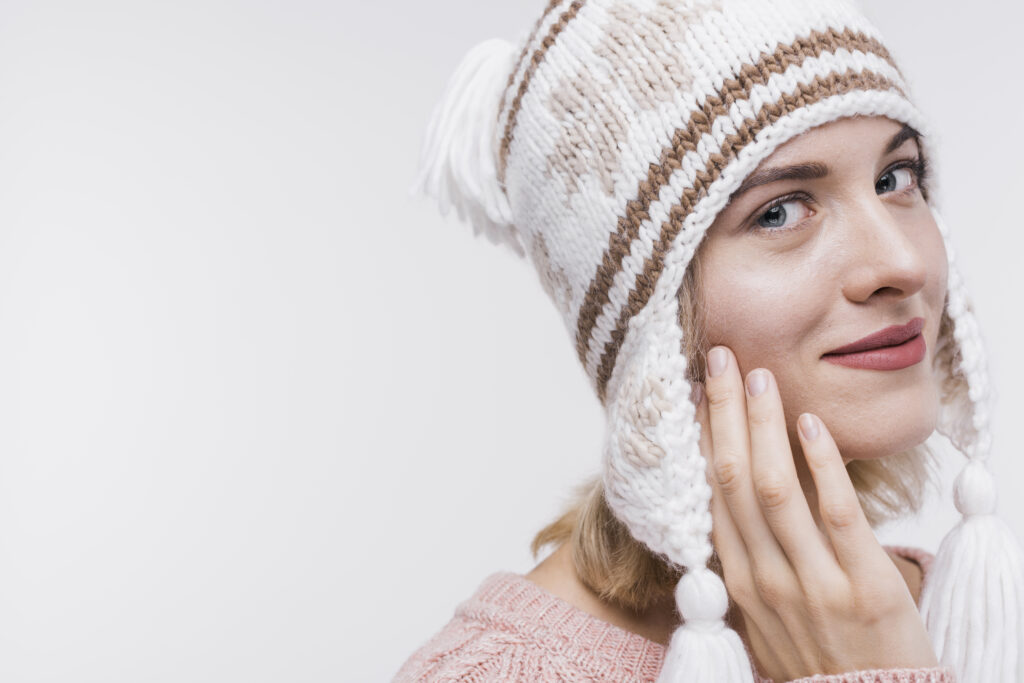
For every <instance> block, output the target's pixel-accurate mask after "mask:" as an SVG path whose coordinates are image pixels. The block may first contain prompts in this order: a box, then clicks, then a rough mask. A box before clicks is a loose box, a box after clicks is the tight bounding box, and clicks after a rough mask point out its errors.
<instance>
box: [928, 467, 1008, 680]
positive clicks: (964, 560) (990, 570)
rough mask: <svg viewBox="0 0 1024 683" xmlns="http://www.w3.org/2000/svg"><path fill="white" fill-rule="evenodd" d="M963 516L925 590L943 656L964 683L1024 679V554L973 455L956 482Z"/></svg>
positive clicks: (989, 480)
mask: <svg viewBox="0 0 1024 683" xmlns="http://www.w3.org/2000/svg"><path fill="white" fill-rule="evenodd" d="M954 500H955V502H956V507H957V509H958V510H959V511H960V512H961V514H962V515H963V519H962V520H961V521H960V523H959V524H957V525H956V526H955V527H954V528H953V530H952V531H950V532H949V533H948V534H947V535H946V537H945V538H944V539H943V540H942V543H941V544H940V545H939V550H938V552H937V553H936V555H935V561H934V564H933V565H932V568H931V571H930V572H929V576H928V580H927V581H926V585H925V587H924V590H923V592H922V595H921V615H922V617H923V618H924V621H925V625H926V627H927V629H928V633H929V635H930V636H931V640H932V645H933V646H934V647H935V654H936V655H937V656H938V658H939V660H940V661H941V662H942V664H943V665H945V666H948V667H951V668H952V669H953V670H954V671H955V672H956V676H957V682H958V683H1020V682H1021V681H1024V628H1022V626H1024V624H1021V623H1020V619H1021V617H1022V615H1024V554H1022V552H1021V547H1020V543H1019V542H1018V540H1017V538H1016V537H1015V536H1014V534H1013V531H1012V530H1011V529H1010V528H1009V527H1008V526H1007V525H1006V523H1005V522H1003V521H1002V520H1001V519H1000V518H999V517H997V516H996V515H995V514H994V513H995V507H996V491H995V482H994V481H993V479H992V475H991V473H990V472H989V471H988V469H987V468H986V467H985V464H984V462H983V461H980V460H971V461H970V462H968V464H967V466H966V467H965V468H964V469H963V471H962V472H961V473H960V475H959V476H958V477H957V479H956V484H955V488H954Z"/></svg>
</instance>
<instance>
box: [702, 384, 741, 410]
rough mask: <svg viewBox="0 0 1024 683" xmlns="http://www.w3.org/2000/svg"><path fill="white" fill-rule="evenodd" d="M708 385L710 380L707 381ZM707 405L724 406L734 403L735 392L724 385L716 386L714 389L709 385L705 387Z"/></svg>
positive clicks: (713, 406) (712, 406)
mask: <svg viewBox="0 0 1024 683" xmlns="http://www.w3.org/2000/svg"><path fill="white" fill-rule="evenodd" d="M709 385H710V382H709ZM707 397H708V406H709V407H711V408H724V407H727V406H729V405H732V404H734V403H736V399H737V396H736V392H735V391H733V390H732V389H729V388H726V387H716V388H715V390H714V391H712V390H711V388H710V386H709V387H708V389H707Z"/></svg>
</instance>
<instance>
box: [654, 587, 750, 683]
mask: <svg viewBox="0 0 1024 683" xmlns="http://www.w3.org/2000/svg"><path fill="white" fill-rule="evenodd" d="M676 606H677V607H678V608H679V614H680V615H681V616H682V618H683V624H682V626H680V627H679V628H677V629H676V632H675V633H673V634H672V641H671V642H670V643H669V646H668V651H667V652H665V659H664V662H663V664H662V667H661V673H660V674H659V675H658V683H694V681H715V682H716V683H752V682H753V680H754V672H753V667H752V666H751V664H750V659H749V658H748V657H747V651H746V649H745V648H744V647H743V641H742V640H741V639H740V636H739V634H738V633H736V631H734V630H732V629H731V628H729V627H728V626H726V625H725V613H726V611H727V610H728V609H729V596H728V594H727V593H726V590H725V584H723V583H722V580H721V579H720V578H718V575H717V574H715V573H714V572H713V571H711V570H710V569H708V568H707V567H695V568H691V569H688V570H687V571H686V573H685V574H683V576H682V578H681V579H680V580H679V584H678V585H677V586H676Z"/></svg>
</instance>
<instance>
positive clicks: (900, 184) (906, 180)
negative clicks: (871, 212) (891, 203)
mask: <svg viewBox="0 0 1024 683" xmlns="http://www.w3.org/2000/svg"><path fill="white" fill-rule="evenodd" d="M913 184H914V174H913V173H911V171H910V169H909V168H894V169H893V170H891V171H889V172H888V173H886V174H885V175H883V176H882V177H881V178H879V179H878V182H877V183H875V192H876V193H877V194H885V193H886V192H899V191H900V190H905V189H907V188H908V187H910V186H911V185H913Z"/></svg>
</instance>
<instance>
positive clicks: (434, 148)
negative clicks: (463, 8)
mask: <svg viewBox="0 0 1024 683" xmlns="http://www.w3.org/2000/svg"><path fill="white" fill-rule="evenodd" d="M854 115H882V116H886V117H889V118H890V119H893V120H895V121H898V122H903V123H906V124H909V125H911V126H913V127H914V128H916V129H917V130H918V131H920V132H922V133H926V131H927V128H928V126H927V124H926V122H925V121H924V120H923V118H922V116H921V115H920V114H919V112H918V111H917V109H916V108H915V107H914V105H913V104H912V103H911V102H910V101H909V99H908V97H907V87H906V84H905V83H904V80H903V77H902V76H901V74H900V72H899V70H898V69H897V67H896V65H895V64H894V62H893V60H892V58H891V56H890V54H889V52H888V51H887V50H886V48H885V47H884V46H883V44H882V42H881V39H880V36H879V34H878V32H877V30H876V29H875V28H874V27H873V26H871V25H870V24H869V23H868V22H867V21H866V19H865V18H864V17H863V16H862V14H861V13H860V12H859V11H858V9H857V8H856V7H855V6H854V5H852V4H851V3H850V2H847V1H844V0H771V1H768V0H551V2H550V3H549V4H548V6H547V8H546V10H545V11H544V13H543V16H542V17H541V18H540V19H539V20H538V21H537V23H536V25H535V26H534V27H533V29H532V31H530V32H529V33H528V34H526V35H525V36H524V37H523V38H522V39H521V40H520V41H518V44H512V43H509V42H506V41H503V40H492V41H487V42H484V43H481V44H480V45H478V46H476V47H475V48H473V49H472V50H470V52H469V53H468V54H467V55H466V56H465V57H464V59H463V61H462V63H461V64H460V65H459V67H458V68H457V70H456V72H455V74H454V75H453V77H452V79H451V81H450V82H449V84H448V87H447V89H446V91H445V93H444V95H443V97H442V100H441V102H440V103H439V104H438V106H437V108H436V109H435V111H434V116H433V119H432V121H431V124H430V127H429V129H428V133H427V139H426V142H425V144H424V147H423V160H422V163H423V168H422V172H421V175H420V177H419V179H418V180H417V183H416V184H415V185H414V188H413V190H414V191H416V190H417V189H425V190H426V191H427V192H429V193H430V194H432V195H433V196H435V197H436V198H437V199H438V200H439V201H440V204H441V209H442V212H445V213H446V212H447V210H448V208H449V207H450V206H451V205H454V206H455V208H456V210H457V212H458V214H459V216H460V217H461V218H463V219H468V220H469V221H470V222H471V223H472V225H473V227H474V230H475V231H476V232H477V233H483V234H485V235H486V236H487V237H489V238H490V239H491V240H493V241H495V242H500V243H504V244H506V245H508V246H509V247H511V248H512V249H513V250H514V251H516V252H517V253H518V254H520V255H528V256H529V258H530V260H531V261H532V262H533V264H534V266H535V267H536V269H537V271H538V273H539V274H540V277H541V279H542V282H543V283H544V286H545V288H546V290H547V291H548V292H549V294H550V295H551V297H552V299H553V300H554V302H555V304H556V305H557V306H558V309H559V310H560V311H561V313H562V314H563V316H564V319H565V323H566V325H567V327H568V330H569V333H570V335H571V337H572V339H573V340H574V342H575V345H576V350H577V352H578V354H579V357H580V360H581V362H582V363H583V365H584V367H585V368H586V371H587V374H588V375H589V376H590V378H591V379H592V381H593V384H594V387H595V389H596V391H597V394H598V396H599V398H600V399H601V401H602V402H603V404H604V406H605V409H606V414H607V425H608V427H607V438H606V446H605V452H604V484H605V495H606V497H607V501H608V504H609V507H610V508H611V509H612V511H613V512H614V514H615V515H616V516H617V517H618V518H619V519H621V520H622V521H623V522H624V523H625V524H626V525H627V527H628V528H629V530H630V532H631V533H632V534H633V536H635V537H636V538H637V539H638V540H639V541H641V542H642V543H644V544H645V545H646V546H647V547H649V548H650V549H651V550H652V551H653V552H655V553H657V554H659V555H661V556H663V557H665V558H667V559H668V560H670V561H672V562H674V563H676V564H678V565H681V566H682V567H685V568H686V571H685V573H684V574H683V576H682V578H681V579H680V581H679V585H678V587H677V589H676V600H677V606H678V609H679V613H680V615H681V616H682V618H683V624H682V625H681V626H680V627H679V628H678V630H677V631H676V633H675V634H674V635H673V637H672V640H671V644H670V646H669V649H668V652H667V653H666V657H665V662H664V667H663V669H662V672H661V679H660V680H663V681H684V682H686V683H691V682H693V681H730V682H731V681H749V680H751V679H752V674H751V665H750V662H749V660H748V659H747V657H746V653H745V650H744V648H743V645H742V642H741V641H740V639H739V636H738V635H737V634H736V632H735V631H733V630H731V629H729V628H727V627H726V626H725V623H724V616H725V613H726V609H727V607H728V599H727V594H726V589H725V586H724V584H723V582H722V581H721V580H720V579H719V577H718V576H717V575H716V574H715V573H714V572H712V571H711V570H710V569H709V568H708V567H707V563H708V560H709V558H710V557H711V553H712V546H711V542H710V537H709V534H710V532H711V514H710V510H709V501H710V497H711V491H710V488H709V486H708V484H707V482H706V480H705V474H704V472H705V462H704V459H703V457H702V455H701V453H700V449H699V441H698V439H699V424H698V423H697V422H696V421H695V409H694V405H693V404H692V403H691V401H690V399H689V395H690V387H689V384H688V382H687V380H686V376H685V373H686V366H687V360H686V358H685V357H684V355H683V351H682V349H683V348H684V345H683V343H682V342H683V331H682V329H681V327H680V324H679V315H678V314H679V309H678V307H679V303H678V297H677V292H678V290H679V288H680V285H681V284H682V282H683V276H684V273H685V270H686V268H687V264H688V263H689V262H690V260H691V257H692V256H693V254H694V252H695V251H696V249H697V246H698V245H699V243H700V241H701V239H702V237H703V235H704V233H705V231H706V230H707V228H708V227H709V226H710V225H711V223H712V222H713V221H714V219H715V216H716V215H717V214H718V212H719V211H720V210H721V209H722V208H723V207H724V206H725V204H726V203H727V201H728V199H729V196H730V195H731V194H732V193H733V192H734V191H735V190H736V189H737V188H738V187H739V185H740V183H741V182H742V181H743V179H744V178H745V177H746V176H747V174H749V173H750V172H751V171H752V170H753V169H754V168H756V167H757V165H758V164H759V163H760V162H761V161H762V160H763V159H765V158H766V157H767V156H769V155H770V154H771V153H772V152H773V151H774V150H775V149H776V148H777V147H778V146H779V145H781V144H782V143H784V142H786V141H787V140H789V139H791V138H793V137H794V136H796V135H799V134H800V133H802V132H804V131H807V130H809V129H811V128H813V127H815V126H819V125H821V124H824V123H826V122H829V121H833V120H836V119H839V118H843V117H848V116H854ZM927 140H928V138H927V135H925V137H924V138H923V142H924V143H925V144H927ZM927 152H928V150H927V149H926V156H928V157H933V155H931V154H930V153H927ZM933 211H934V208H933ZM935 215H936V219H937V221H938V224H939V227H940V230H941V231H942V234H943V237H944V238H945V241H946V249H947V253H948V255H949V260H950V263H949V280H948V287H949V290H948V293H947V303H946V314H947V315H948V317H949V318H950V320H951V321H952V323H953V325H952V331H951V332H950V331H948V330H947V331H944V332H943V333H942V337H941V338H940V339H939V347H942V346H944V345H946V344H952V345H954V348H955V350H956V354H955V356H954V363H953V367H952V368H951V369H949V368H947V369H944V370H943V371H942V373H943V374H944V376H941V377H939V378H938V379H939V380H940V381H941V386H942V387H943V397H942V409H941V412H940V420H939V421H940V423H939V431H940V432H941V433H943V434H945V435H946V436H948V437H949V438H950V440H951V441H952V443H953V444H954V445H955V446H956V447H957V448H958V449H959V450H960V451H962V452H963V454H964V455H965V456H966V458H967V464H966V466H965V467H964V469H963V471H962V473H961V474H960V475H959V477H958V478H957V480H956V484H955V491H954V494H955V495H954V499H955V503H956V506H957V509H958V510H959V511H960V512H961V513H962V514H963V519H962V520H961V521H960V522H959V523H958V525H957V526H956V527H955V528H954V529H953V530H952V531H951V532H950V533H949V535H948V536H947V537H946V538H945V539H944V540H943V542H942V544H941V546H940V548H939V550H938V552H937V556H936V560H935V563H934V566H933V568H932V570H931V572H930V575H929V581H928V584H927V585H926V587H925V589H924V593H923V595H922V596H921V602H922V614H923V616H924V619H925V623H926V625H927V628H928V631H929V634H930V635H931V638H932V641H933V644H934V646H935V649H936V653H937V654H938V656H939V658H940V660H941V662H942V663H943V664H944V665H947V666H950V667H952V668H953V669H954V670H955V671H956V673H957V675H958V680H960V681H961V682H962V683H972V682H979V683H980V682H985V683H991V682H993V681H1004V682H1006V683H1010V682H1011V681H1022V680H1024V642H1022V636H1024V625H1022V624H1021V623H1020V622H1021V620H1022V619H1024V577H1022V556H1021V551H1020V548H1019V545H1018V543H1017V541H1016V539H1015V537H1014V535H1013V533H1012V532H1011V531H1010V530H1009V529H1008V528H1007V527H1006V525H1005V524H1004V523H1003V522H1002V521H1001V520H1000V519H998V518H997V517H996V516H995V515H994V510H995V487H994V484H993V480H992V476H991V474H990V472H989V470H988V469H987V467H986V465H985V461H986V459H987V457H988V453H989V443H990V437H989V432H988V416H989V413H988V407H987V399H988V381H987V376H986V369H985V361H984V354H983V348H982V344H981V340H980V337H979V334H978V331H977V328H976V325H975V321H974V318H973V316H972V314H971V311H970V307H969V303H968V299H967V296H966V292H965V290H964V287H963V284H962V282H961V279H960V276H959V274H958V272H957V270H956V267H955V265H954V263H953V255H954V253H953V249H952V248H951V245H950V243H949V239H948V235H947V230H946V227H945V225H944V224H943V223H942V221H941V218H939V216H938V214H937V213H936V214H935Z"/></svg>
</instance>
